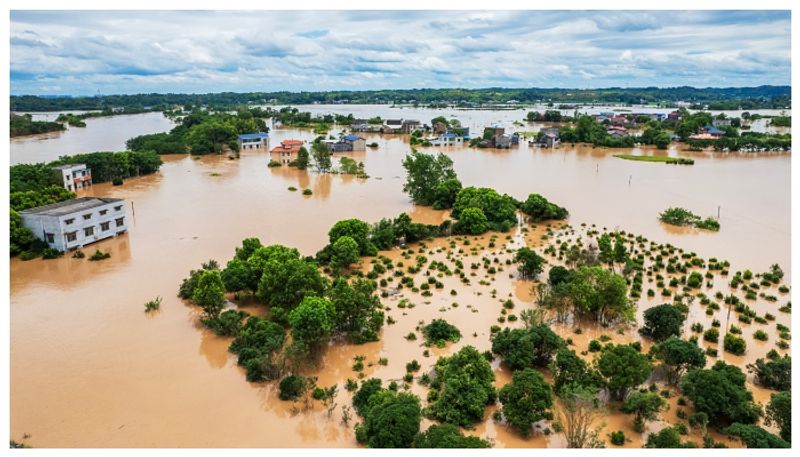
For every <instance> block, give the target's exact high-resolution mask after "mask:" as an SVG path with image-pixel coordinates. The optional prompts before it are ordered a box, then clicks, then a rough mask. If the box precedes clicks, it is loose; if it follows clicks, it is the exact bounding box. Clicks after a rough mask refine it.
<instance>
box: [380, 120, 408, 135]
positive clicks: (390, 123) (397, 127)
mask: <svg viewBox="0 0 800 457" xmlns="http://www.w3.org/2000/svg"><path fill="white" fill-rule="evenodd" d="M402 132H403V120H402V119H386V120H385V121H384V122H383V133H402Z"/></svg>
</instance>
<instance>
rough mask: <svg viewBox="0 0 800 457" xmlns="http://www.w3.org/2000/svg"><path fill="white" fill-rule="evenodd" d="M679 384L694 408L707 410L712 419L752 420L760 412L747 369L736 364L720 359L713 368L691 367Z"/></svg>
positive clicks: (716, 421) (701, 410)
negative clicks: (746, 380)
mask: <svg viewBox="0 0 800 457" xmlns="http://www.w3.org/2000/svg"><path fill="white" fill-rule="evenodd" d="M680 386H681V391H682V392H683V394H684V395H685V396H686V398H688V399H689V400H690V401H691V402H692V403H693V404H694V409H695V411H696V412H703V413H706V414H707V415H708V420H709V422H711V423H733V422H741V423H743V424H751V423H753V422H755V421H756V420H757V419H758V417H759V416H760V415H761V409H760V407H759V406H758V405H756V404H755V403H754V402H753V394H752V393H751V392H750V391H748V390H747V388H746V387H745V375H744V373H742V370H740V369H739V368H738V367H736V366H734V365H728V364H726V363H725V362H722V361H718V362H717V363H715V364H714V366H712V367H711V369H694V370H689V372H688V373H687V374H686V376H684V377H683V379H682V380H681V383H680Z"/></svg>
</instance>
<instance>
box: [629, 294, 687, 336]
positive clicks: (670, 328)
mask: <svg viewBox="0 0 800 457" xmlns="http://www.w3.org/2000/svg"><path fill="white" fill-rule="evenodd" d="M685 320H686V314H684V312H683V310H681V309H680V308H678V307H677V306H674V305H671V304H669V303H665V304H663V305H658V306H654V307H652V308H649V309H647V310H645V312H644V326H642V328H641V329H639V333H641V334H642V335H645V336H648V337H650V338H652V339H654V340H656V341H663V340H665V339H667V338H669V337H670V336H680V335H681V332H682V331H683V322H684V321H685Z"/></svg>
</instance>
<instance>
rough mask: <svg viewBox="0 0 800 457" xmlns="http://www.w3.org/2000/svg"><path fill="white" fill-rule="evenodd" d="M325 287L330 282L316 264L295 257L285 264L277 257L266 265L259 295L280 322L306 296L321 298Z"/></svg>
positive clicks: (258, 291)
mask: <svg viewBox="0 0 800 457" xmlns="http://www.w3.org/2000/svg"><path fill="white" fill-rule="evenodd" d="M277 257H280V256H277ZM325 287H326V281H325V280H324V279H323V277H322V276H321V275H320V273H319V271H318V270H317V266H316V265H315V264H313V263H311V262H306V261H305V260H300V259H295V258H289V259H287V260H284V261H281V260H279V258H275V259H271V260H269V261H268V262H266V263H265V264H264V273H263V275H262V276H261V280H260V281H259V283H258V290H257V291H256V296H257V297H258V298H259V299H260V300H262V301H263V302H264V303H266V304H267V306H269V307H270V311H271V312H272V315H273V317H274V318H276V319H279V320H280V319H283V318H285V313H288V312H289V311H291V310H292V309H294V307H295V306H297V305H298V304H299V303H300V302H301V301H302V300H303V299H304V298H305V297H306V296H309V295H316V296H321V295H322V294H323V293H324V292H325Z"/></svg>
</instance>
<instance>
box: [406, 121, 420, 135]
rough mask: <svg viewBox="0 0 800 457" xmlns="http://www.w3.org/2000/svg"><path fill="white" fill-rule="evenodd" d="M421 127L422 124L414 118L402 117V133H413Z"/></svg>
mask: <svg viewBox="0 0 800 457" xmlns="http://www.w3.org/2000/svg"><path fill="white" fill-rule="evenodd" d="M421 129H422V124H420V122H419V121H418V120H416V119H404V120H403V127H402V128H401V131H402V132H403V133H414V132H416V131H417V130H421Z"/></svg>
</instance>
